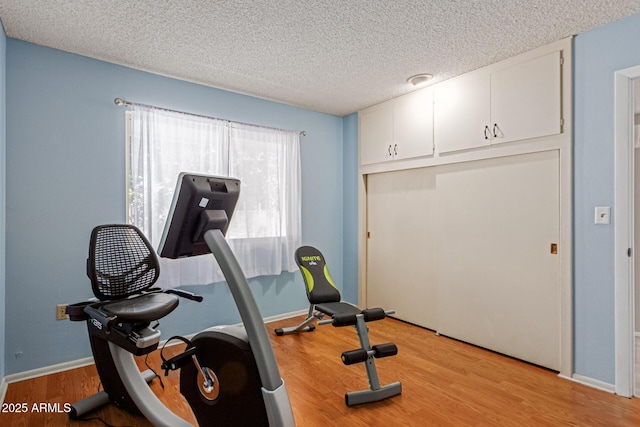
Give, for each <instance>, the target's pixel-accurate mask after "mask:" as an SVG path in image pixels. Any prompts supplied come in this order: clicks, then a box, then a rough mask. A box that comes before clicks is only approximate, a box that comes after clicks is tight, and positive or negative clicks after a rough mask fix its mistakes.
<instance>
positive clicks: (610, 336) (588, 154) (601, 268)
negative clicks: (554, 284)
mask: <svg viewBox="0 0 640 427" xmlns="http://www.w3.org/2000/svg"><path fill="white" fill-rule="evenodd" d="M574 46H575V50H574V60H575V62H574V91H575V92H574V119H575V121H574V123H575V133H574V174H575V175H574V211H575V215H574V235H575V240H574V247H575V250H574V303H575V309H574V327H575V329H574V331H575V332H574V334H575V339H574V346H575V360H574V363H575V365H574V370H575V372H576V373H578V374H581V375H585V376H587V377H591V378H594V379H598V380H601V381H604V382H607V383H610V384H613V383H614V382H615V358H614V347H615V345H614V344H615V343H614V333H615V330H614V318H615V311H614V258H613V255H614V227H613V225H607V226H603V225H594V223H593V212H594V208H595V207H596V206H612V207H613V205H614V73H615V71H617V70H621V69H624V68H628V67H631V66H635V65H639V64H640V15H634V16H631V17H629V18H626V19H622V20H619V21H616V22H614V23H612V24H609V25H605V26H603V27H599V28H596V29H594V30H592V31H589V32H586V33H583V34H580V35H579V36H577V37H576V38H575V44H574Z"/></svg>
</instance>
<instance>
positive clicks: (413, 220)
mask: <svg viewBox="0 0 640 427" xmlns="http://www.w3.org/2000/svg"><path fill="white" fill-rule="evenodd" d="M435 182H436V179H435V168H422V169H413V170H403V171H397V172H388V173H381V174H372V175H368V176H367V215H368V218H367V226H368V231H369V233H370V237H369V239H368V243H367V306H368V307H383V308H385V309H394V310H396V314H395V315H394V316H395V317H397V318H399V319H402V320H406V321H408V322H412V323H416V324H418V325H421V326H425V327H427V328H431V329H436V327H437V323H436V320H437V286H436V283H435V265H436V256H435V250H436V239H435V219H436V214H435V210H436V207H435V203H436V195H435Z"/></svg>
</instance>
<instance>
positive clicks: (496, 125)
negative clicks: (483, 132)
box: [493, 123, 498, 138]
mask: <svg viewBox="0 0 640 427" xmlns="http://www.w3.org/2000/svg"><path fill="white" fill-rule="evenodd" d="M493 137H494V138H497V137H498V124H497V123H494V124H493Z"/></svg>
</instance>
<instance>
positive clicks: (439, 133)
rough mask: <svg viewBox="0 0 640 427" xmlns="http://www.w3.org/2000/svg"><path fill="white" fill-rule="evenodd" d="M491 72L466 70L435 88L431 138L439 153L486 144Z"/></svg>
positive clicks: (489, 118)
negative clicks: (466, 71)
mask: <svg viewBox="0 0 640 427" xmlns="http://www.w3.org/2000/svg"><path fill="white" fill-rule="evenodd" d="M490 89H491V79H490V75H489V74H486V73H483V74H467V75H465V76H463V77H460V78H459V79H456V80H453V81H449V82H446V83H442V84H440V85H438V86H437V87H436V89H435V106H434V139H435V142H436V144H437V146H438V150H439V152H441V153H444V152H449V151H456V150H464V149H468V148H477V147H483V146H485V145H489V142H490V141H489V137H490V130H489V122H490V121H491V114H490V112H489V100H490V99H491V91H490Z"/></svg>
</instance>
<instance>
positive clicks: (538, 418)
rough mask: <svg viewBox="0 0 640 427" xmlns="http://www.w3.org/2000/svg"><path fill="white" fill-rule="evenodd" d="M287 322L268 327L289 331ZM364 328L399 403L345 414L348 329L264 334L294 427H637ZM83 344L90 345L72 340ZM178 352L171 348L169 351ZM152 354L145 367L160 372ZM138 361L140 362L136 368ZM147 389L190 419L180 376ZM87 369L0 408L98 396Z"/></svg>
mask: <svg viewBox="0 0 640 427" xmlns="http://www.w3.org/2000/svg"><path fill="white" fill-rule="evenodd" d="M298 320H300V319H290V320H288V321H280V322H275V323H272V324H269V325H267V329H268V331H269V333H270V334H272V331H273V328H275V327H281V326H286V325H291V324H294V323H296V321H298ZM369 326H370V337H371V341H372V344H380V343H384V342H389V341H393V342H395V343H396V344H397V345H398V348H399V353H398V355H397V356H395V357H389V358H384V359H376V365H377V367H378V373H379V376H380V380H381V383H382V384H387V383H390V382H393V381H398V380H399V381H401V382H402V386H403V392H402V395H400V396H396V397H393V398H391V399H389V400H386V401H383V402H378V403H372V404H367V405H362V406H358V407H346V406H345V404H344V393H345V392H347V391H354V390H360V389H363V388H367V387H368V384H367V380H366V374H365V370H364V367H363V366H362V365H361V364H359V365H352V366H344V365H343V364H342V362H341V361H340V354H341V352H342V351H344V350H351V349H354V348H356V347H357V346H358V341H357V336H356V334H355V331H354V330H353V328H351V327H344V328H334V327H332V326H321V327H319V328H318V329H317V330H316V331H315V332H312V333H305V334H302V335H297V336H284V337H276V336H275V335H273V334H272V335H271V337H272V339H271V341H272V343H273V346H274V349H275V353H276V358H277V360H278V363H279V365H280V370H281V374H282V377H283V378H284V380H285V383H286V385H287V389H288V391H289V396H290V399H291V403H292V406H293V412H294V416H295V419H296V423H297V425H298V426H305V427H306V426H311V427H313V426H363V427H364V426H635V425H640V399H626V398H623V397H619V396H615V395H612V394H609V393H606V392H603V391H599V390H596V389H593V388H590V387H587V386H584V385H581V384H577V383H575V382H572V381H568V380H564V379H561V378H558V377H557V375H556V373H555V372H551V371H548V370H545V369H542V368H539V367H536V366H532V365H529V364H527V363H524V362H520V361H517V360H514V359H511V358H508V357H504V356H501V355H498V354H495V353H492V352H490V351H486V350H483V349H480V348H477V347H474V346H470V345H467V344H464V343H461V342H458V341H455V340H452V339H449V338H446V337H443V336H437V335H435V334H434V333H433V332H432V331H429V330H425V329H422V328H419V327H416V326H412V325H409V324H406V323H403V322H400V321H397V320H393V319H386V320H384V321H378V322H373V323H370V324H369ZM79 339H87V337H79ZM176 349H177V347H176ZM156 353H157V352H154V354H153V355H152V357H151V358H150V364H151V366H153V367H154V368H158V367H159V364H160V363H159V358H158V356H157V354H156ZM140 362H141V361H140ZM164 382H165V389H164V390H162V389H161V388H160V386H159V384H158V381H157V380H156V381H154V384H153V385H152V388H153V389H154V391H155V392H156V393H157V394H158V395H159V396H160V397H161V399H162V400H163V401H164V402H165V403H166V404H168V405H169V406H170V407H171V408H172V410H174V411H175V412H177V413H179V415H181V416H183V417H189V416H190V415H189V409H188V407H187V405H186V404H185V403H184V401H183V400H182V397H181V396H180V394H179V391H178V374H177V373H175V372H174V373H172V374H171V375H170V376H169V377H168V378H167V377H165V379H164ZM98 386H99V381H98V378H97V374H96V372H95V368H94V367H93V366H89V367H85V368H79V369H74V370H70V371H67V372H63V373H59V374H53V375H49V376H46V377H41V378H36V379H32V380H28V381H23V382H20V383H14V384H10V385H9V387H8V390H7V395H6V398H5V403H7V404H8V403H27V405H28V406H29V407H31V405H32V404H33V403H40V402H45V403H60V404H61V405H62V404H64V403H71V402H74V401H76V400H78V399H80V398H82V397H85V396H87V395H89V394H91V393H93V392H94V391H96V390H97V389H98ZM92 416H97V417H100V418H102V419H103V420H105V421H107V422H108V423H109V424H111V425H114V426H125V425H127V426H148V425H149V423H148V422H146V421H145V420H144V419H142V417H139V416H131V415H129V414H127V413H125V412H124V411H121V410H119V409H117V408H114V407H112V406H108V407H106V408H105V409H102V410H100V411H97V412H96V413H95V414H93V415H92ZM0 425H2V426H87V427H89V426H104V424H103V423H102V422H100V421H97V420H94V421H88V422H78V421H70V420H69V419H68V418H67V415H66V414H64V413H38V412H31V411H28V412H27V413H26V414H8V413H2V414H0Z"/></svg>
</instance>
